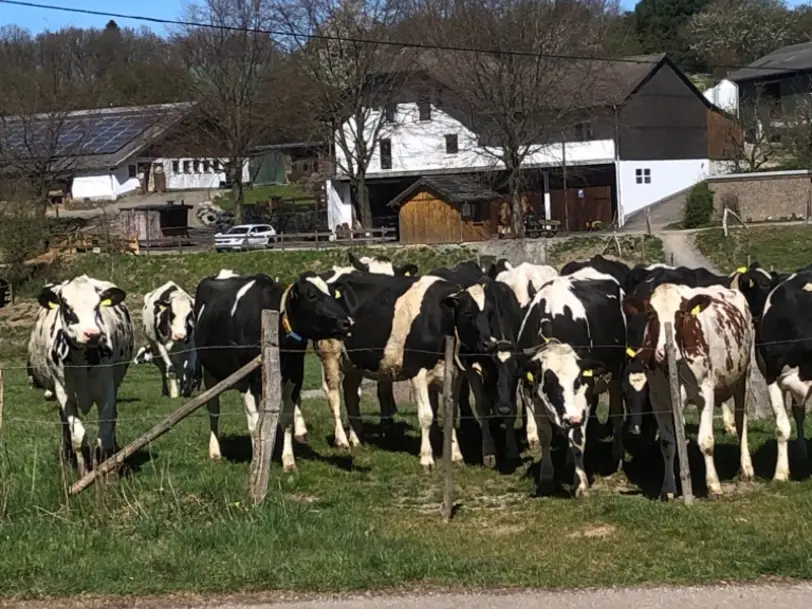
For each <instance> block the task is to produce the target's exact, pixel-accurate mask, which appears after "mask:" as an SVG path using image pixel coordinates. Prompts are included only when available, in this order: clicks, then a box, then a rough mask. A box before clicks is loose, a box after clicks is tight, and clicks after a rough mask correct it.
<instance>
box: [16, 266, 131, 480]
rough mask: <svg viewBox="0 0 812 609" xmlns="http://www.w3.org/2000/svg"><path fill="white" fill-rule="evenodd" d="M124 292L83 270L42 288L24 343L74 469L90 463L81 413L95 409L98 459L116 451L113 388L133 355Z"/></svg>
mask: <svg viewBox="0 0 812 609" xmlns="http://www.w3.org/2000/svg"><path fill="white" fill-rule="evenodd" d="M125 296H126V295H125V293H124V291H123V290H121V289H120V288H118V287H117V286H116V285H115V284H113V283H110V282H109V281H100V280H98V279H93V278H91V277H88V276H87V275H81V276H79V277H75V278H73V279H71V280H69V281H65V282H62V283H60V284H56V285H49V286H46V287H45V288H43V290H42V292H40V295H39V298H38V300H39V304H40V306H41V307H42V308H41V309H40V312H39V315H38V316H37V322H36V325H35V326H34V330H33V332H32V333H31V339H30V341H29V343H28V361H29V363H30V366H31V368H32V374H33V375H34V378H36V379H38V380H39V382H40V383H41V384H42V385H44V388H45V389H46V390H49V391H52V392H53V393H54V395H55V396H56V400H57V403H58V404H59V409H60V416H61V418H62V424H63V439H64V442H65V449H66V452H67V453H68V454H74V455H75V457H76V464H77V468H78V470H79V474H80V475H82V474H84V473H85V472H86V471H87V469H88V467H89V465H90V457H91V455H90V449H89V446H88V444H87V438H86V433H85V427H84V425H83V424H82V416H84V415H86V414H87V413H88V411H89V410H90V408H91V407H92V406H93V404H94V403H95V404H96V406H97V408H98V411H99V435H98V439H97V445H98V448H99V449H100V453H101V454H100V458H101V459H105V458H107V457H109V456H110V455H112V454H113V453H114V452H115V450H116V418H117V415H118V411H117V397H118V388H119V386H120V385H121V381H122V380H123V379H124V376H125V375H126V373H127V368H128V366H129V363H130V361H131V360H132V356H133V324H132V319H131V318H130V312H129V311H128V310H127V306H126V305H125V304H124V298H125Z"/></svg>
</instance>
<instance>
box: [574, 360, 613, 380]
mask: <svg viewBox="0 0 812 609" xmlns="http://www.w3.org/2000/svg"><path fill="white" fill-rule="evenodd" d="M578 366H580V368H581V376H583V377H584V378H597V377H599V376H602V375H603V374H605V373H606V366H605V365H604V364H603V362H599V361H596V360H586V359H581V360H578Z"/></svg>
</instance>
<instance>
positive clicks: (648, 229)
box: [646, 207, 651, 235]
mask: <svg viewBox="0 0 812 609" xmlns="http://www.w3.org/2000/svg"><path fill="white" fill-rule="evenodd" d="M646 234H648V235H651V208H650V207H646Z"/></svg>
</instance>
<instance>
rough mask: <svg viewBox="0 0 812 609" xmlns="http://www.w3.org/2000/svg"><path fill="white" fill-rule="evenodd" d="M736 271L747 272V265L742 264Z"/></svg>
mask: <svg viewBox="0 0 812 609" xmlns="http://www.w3.org/2000/svg"><path fill="white" fill-rule="evenodd" d="M736 272H737V273H746V272H747V267H746V266H740V267H739V268H737V269H736Z"/></svg>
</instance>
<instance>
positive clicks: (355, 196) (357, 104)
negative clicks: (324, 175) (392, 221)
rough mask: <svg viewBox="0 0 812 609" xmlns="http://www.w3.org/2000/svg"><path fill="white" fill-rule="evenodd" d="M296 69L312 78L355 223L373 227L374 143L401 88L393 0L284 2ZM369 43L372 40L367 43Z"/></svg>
mask: <svg viewBox="0 0 812 609" xmlns="http://www.w3.org/2000/svg"><path fill="white" fill-rule="evenodd" d="M279 14H280V16H281V19H282V20H283V21H284V23H285V26H286V27H287V29H289V31H290V32H291V33H292V34H293V35H292V36H291V37H290V45H291V46H290V50H291V52H292V53H293V55H294V61H296V65H298V66H300V67H301V69H302V70H304V71H305V72H306V73H307V74H308V76H309V77H310V79H311V80H312V83H313V86H312V97H311V99H310V103H311V104H313V105H314V106H315V107H316V108H318V111H319V112H320V114H321V118H322V120H323V121H325V122H326V123H328V124H329V125H330V128H331V130H332V132H333V134H334V136H333V137H334V138H335V139H334V146H335V154H334V162H335V165H336V167H335V169H336V171H337V172H338V173H340V174H343V175H345V176H346V177H347V178H348V180H349V183H350V192H351V199H352V203H353V208H354V210H355V217H356V220H360V222H361V224H362V225H363V226H365V227H369V226H371V225H372V211H371V208H370V203H369V193H368V190H367V184H366V177H367V171H368V168H369V164H370V161H371V159H372V155H373V154H374V152H375V145H376V143H377V142H378V139H379V137H380V136H381V135H382V134H383V133H385V132H386V131H387V130H391V129H393V128H394V126H395V125H394V122H395V120H396V117H395V115H394V114H393V113H392V112H389V111H387V107H388V106H387V102H388V100H390V99H393V98H394V97H396V95H397V91H398V89H399V88H400V87H401V86H402V84H403V82H405V77H404V74H403V72H402V70H401V65H400V63H399V60H400V57H401V55H400V53H399V52H398V51H399V50H398V49H397V48H395V47H392V46H390V45H386V44H379V43H377V41H389V40H392V34H393V31H394V28H395V26H396V25H397V23H398V22H399V19H400V18H401V16H402V14H401V11H400V5H399V4H397V3H396V2H393V1H392V0H339V1H338V2H333V1H332V0H286V1H283V3H282V4H281V5H280V9H279ZM370 40H374V41H376V42H368V41H370Z"/></svg>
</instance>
